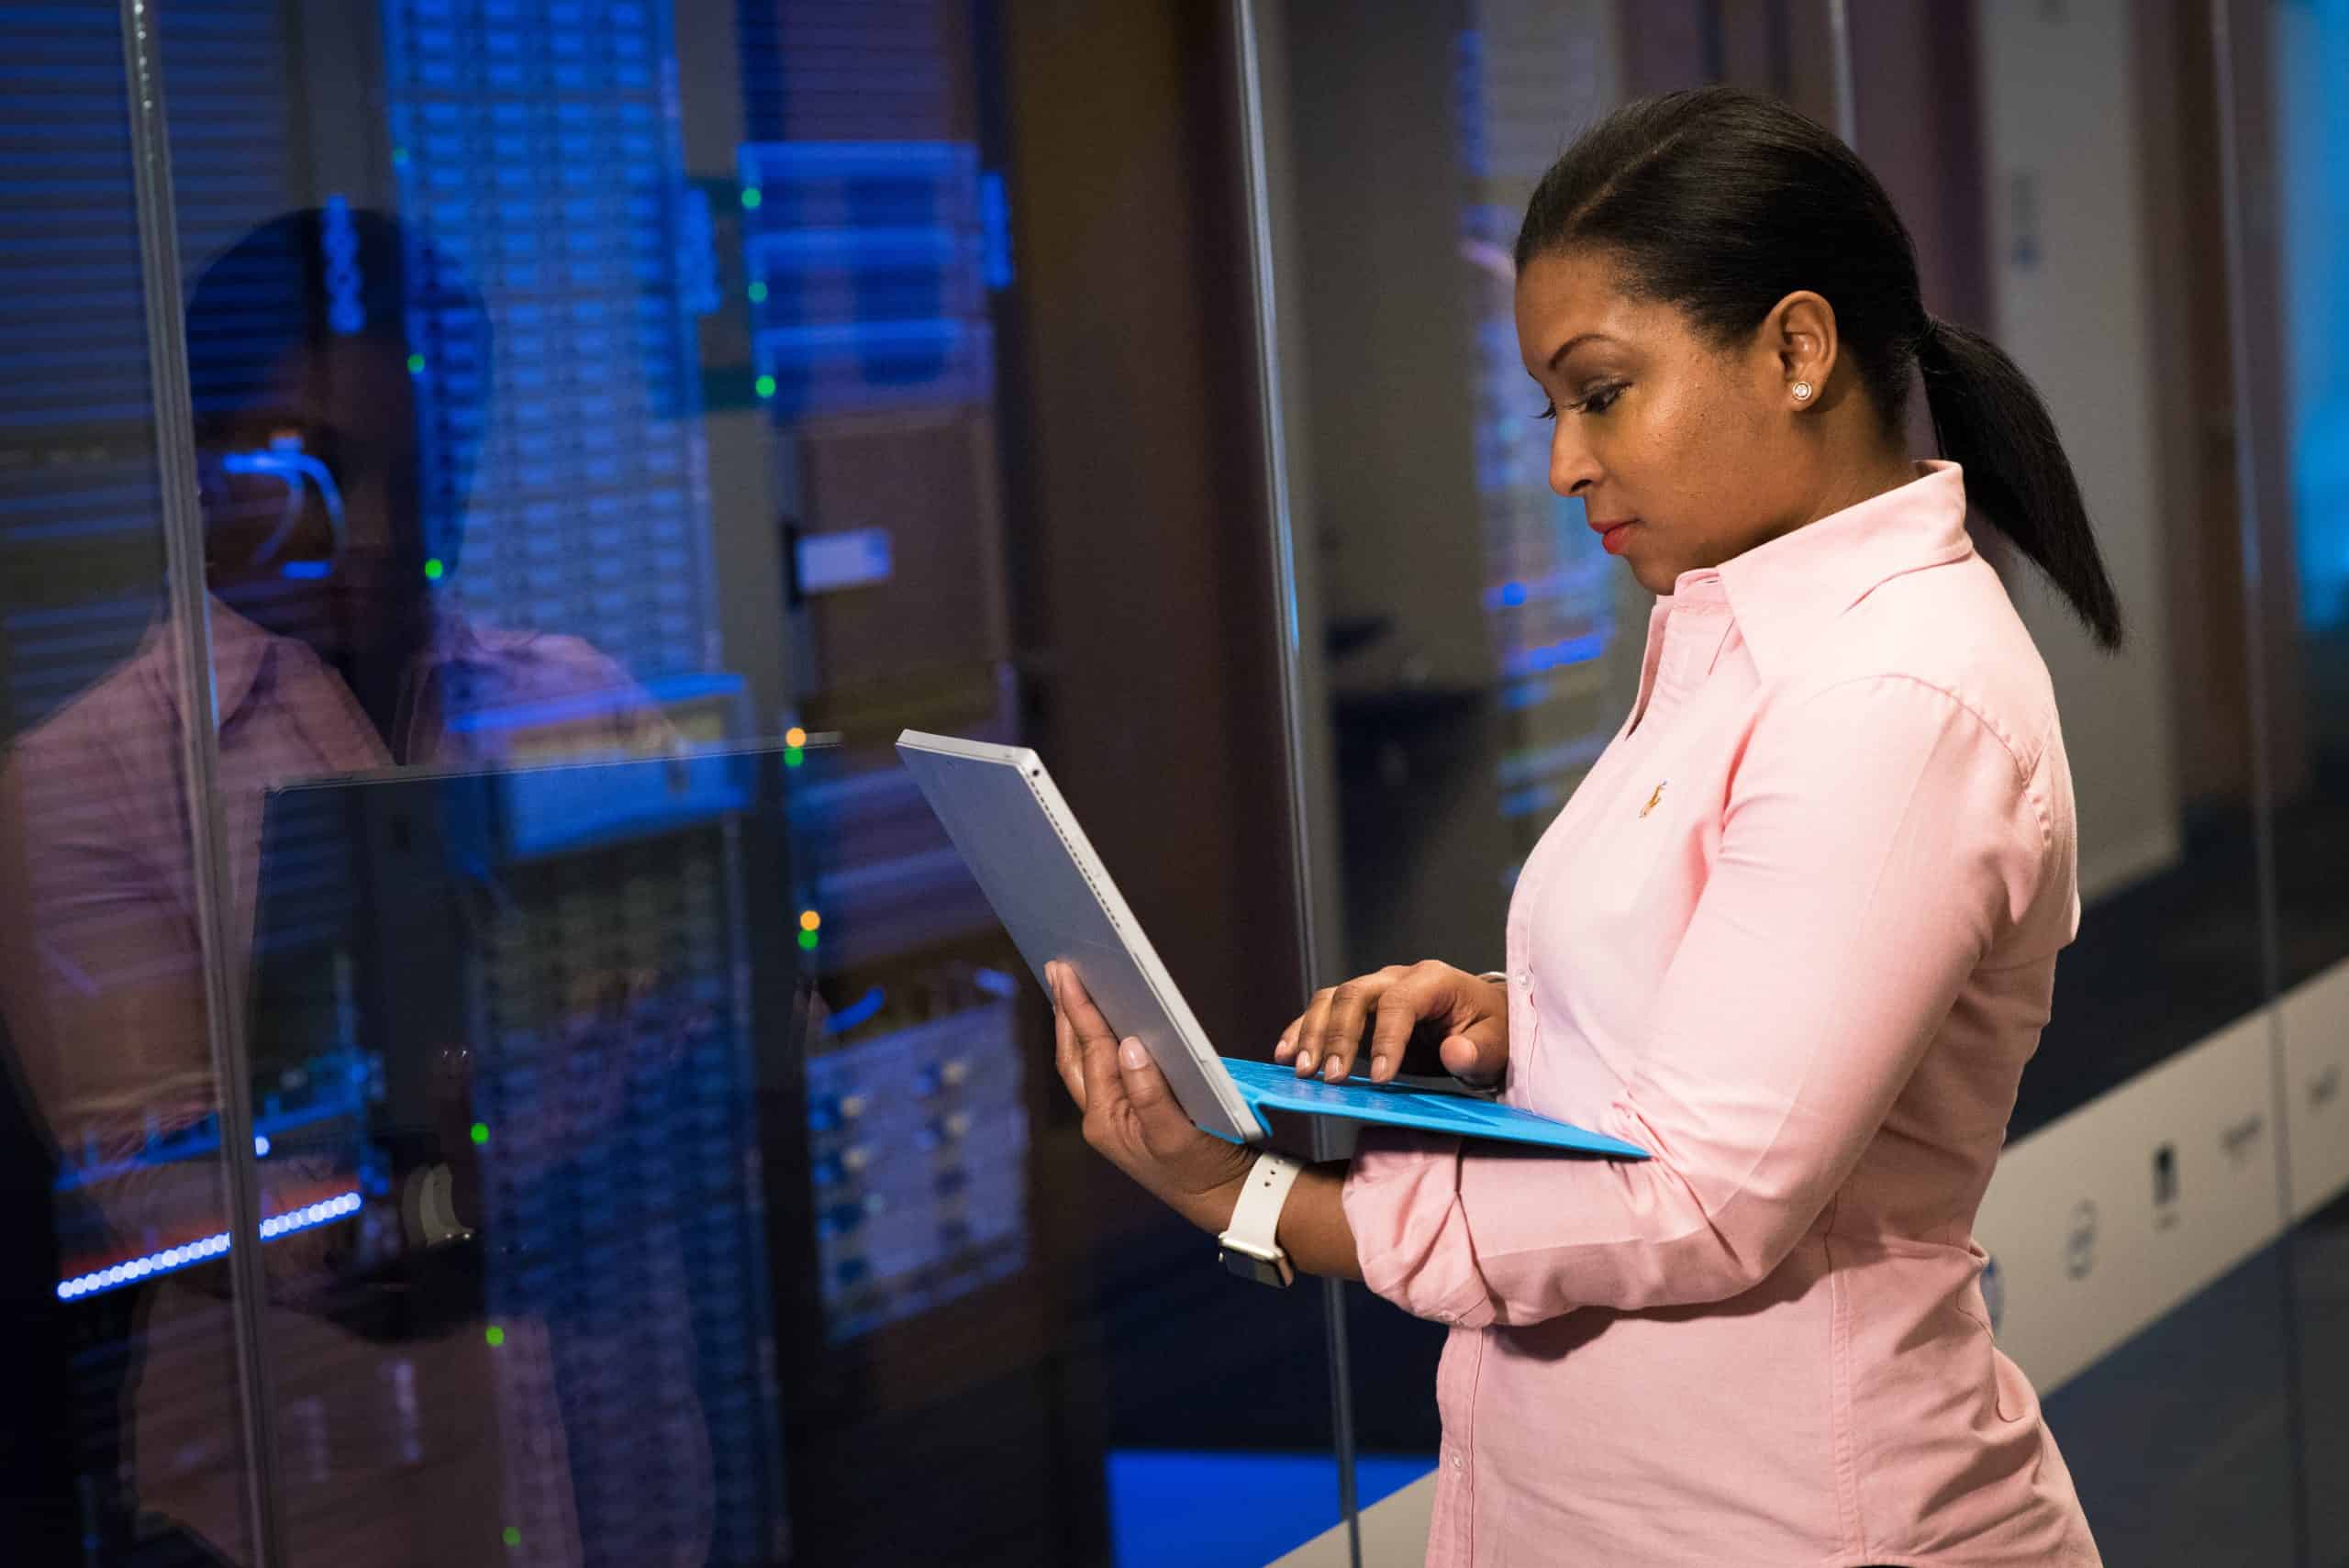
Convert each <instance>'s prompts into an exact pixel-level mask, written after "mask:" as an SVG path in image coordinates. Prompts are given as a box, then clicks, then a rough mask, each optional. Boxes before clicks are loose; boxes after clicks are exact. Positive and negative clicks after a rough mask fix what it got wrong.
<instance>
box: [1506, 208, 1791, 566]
mask: <svg viewBox="0 0 2349 1568" xmlns="http://www.w3.org/2000/svg"><path fill="white" fill-rule="evenodd" d="M1816 298H1817V296H1816V295H1790V296H1789V299H1790V300H1800V299H1816ZM1820 303H1821V306H1822V308H1823V302H1820ZM1785 308H1786V307H1785V306H1781V311H1780V312H1774V313H1773V316H1772V318H1771V321H1770V322H1768V323H1765V327H1764V328H1763V330H1762V331H1760V332H1757V333H1756V334H1755V338H1754V340H1753V342H1752V343H1751V344H1747V345H1734V346H1731V348H1729V349H1726V350H1723V349H1720V348H1717V347H1715V346H1714V345H1713V344H1711V343H1709V341H1707V340H1706V339H1704V338H1703V337H1701V336H1700V335H1699V334H1698V332H1697V330H1696V328H1694V326H1693V325H1692V324H1691V323H1690V321H1689V320H1688V318H1687V317H1686V316H1684V315H1683V314H1682V313H1681V312H1680V311H1679V310H1678V309H1677V308H1675V306H1669V305H1660V304H1653V303H1650V302H1647V301H1643V300H1639V299H1634V298H1632V297H1631V295H1626V294H1624V293H1623V292H1622V291H1621V290H1620V288H1618V287H1617V286H1616V283H1615V269H1614V267H1613V265H1612V264H1611V259H1610V258H1609V257H1608V256H1606V255H1605V254H1604V253H1599V252H1590V251H1574V252H1564V253H1560V254H1554V255H1547V256H1542V257H1538V258H1536V259H1535V260H1534V261H1531V262H1529V263H1528V264H1527V266H1526V268H1525V270H1524V271H1523V272H1520V274H1519V276H1518V280H1517V340H1518V347H1519V351H1520V353H1522V354H1523V355H1524V358H1525V368H1526V371H1527V373H1529V374H1531V376H1532V377H1533V379H1534V380H1535V381H1536V382H1537V383H1539V384H1540V385H1541V389H1542V394H1543V395H1544V396H1545V397H1546V399H1547V408H1546V410H1545V411H1544V412H1545V416H1547V417H1554V418H1555V420H1556V429H1555V432H1554V433H1553V435H1552V437H1551V439H1550V488H1552V489H1553V490H1555V491H1556V492H1557V493H1558V494H1559V495H1565V496H1570V497H1575V498H1578V499H1580V500H1581V501H1582V502H1583V504H1584V506H1585V507H1586V511H1587V514H1588V517H1589V520H1590V524H1591V526H1592V527H1593V528H1604V529H1605V530H1606V531H1605V533H1604V535H1603V537H1604V539H1605V541H1606V547H1607V550H1608V553H1609V554H1610V555H1619V556H1621V557H1622V558H1623V560H1624V562H1625V563H1626V564H1628V565H1629V566H1630V567H1631V574H1632V575H1633V576H1634V577H1636V578H1638V579H1639V582H1640V585H1641V586H1642V587H1643V588H1645V589H1647V590H1648V591H1649V592H1650V593H1652V594H1659V595H1661V594H1669V593H1671V592H1672V587H1673V583H1674V580H1675V579H1676V578H1677V577H1678V576H1679V575H1680V573H1684V572H1690V571H1695V570H1698V569H1699V568H1702V567H1710V566H1718V565H1720V563H1721V562H1724V561H1727V560H1729V559H1730V558H1731V557H1732V556H1735V555H1739V554H1742V553H1743V552H1744V551H1746V550H1751V549H1753V547H1754V546H1756V545H1758V544H1761V543H1763V542H1765V540H1768V539H1774V538H1776V537H1777V536H1778V535H1779V534H1782V533H1786V532H1787V531H1788V530H1790V529H1792V528H1796V527H1798V526H1799V525H1800V524H1801V523H1802V522H1803V521H1805V520H1807V517H1806V513H1805V510H1804V506H1803V501H1802V496H1803V495H1804V493H1805V489H1806V486H1807V484H1808V483H1809V473H1810V470H1811V468H1812V465H1813V461H1814V460H1813V458H1812V456H1811V455H1810V454H1809V453H1808V452H1807V451H1806V450H1805V448H1806V444H1807V443H1806V442H1805V441H1804V440H1803V439H1801V437H1800V436H1799V435H1798V430H1797V419H1798V417H1800V416H1802V415H1807V414H1810V413H1814V412H1817V410H1814V409H1810V408H1808V407H1803V406H1798V405H1797V404H1796V403H1794V402H1793V400H1792V395H1791V392H1790V390H1789V387H1790V384H1791V382H1792V381H1793V380H1794V379H1796V377H1797V376H1798V375H1799V374H1801V373H1804V372H1803V370H1802V368H1801V367H1802V366H1803V365H1805V364H1806V363H1808V362H1809V361H1805V360H1803V359H1801V358H1800V357H1799V355H1800V352H1801V350H1799V349H1798V350H1797V351H1796V352H1797V357H1795V358H1792V359H1789V358H1788V356H1787V353H1786V352H1784V351H1782V350H1783V349H1784V342H1783V341H1782V334H1783V325H1784V324H1783V323H1782V321H1781V319H1780V317H1781V313H1782V312H1783V311H1784V310H1785ZM1831 321H1832V318H1831V317H1829V324H1828V325H1827V327H1826V328H1825V331H1826V333H1827V335H1828V338H1829V343H1828V344H1827V345H1826V351H1827V353H1828V354H1829V355H1830V356H1831V355H1832V351H1833V350H1832V344H1831V339H1832V333H1833V327H1832V324H1831ZM1790 367H1791V368H1792V369H1793V371H1794V373H1793V374H1790V373H1789V370H1790ZM1816 380H1817V383H1818V384H1820V385H1821V386H1823V385H1824V384H1825V380H1826V378H1825V376H1824V375H1823V374H1821V375H1819V376H1818V377H1817V378H1816ZM1809 401H1810V402H1814V403H1823V402H1825V401H1826V400H1825V399H1824V398H1823V397H1820V396H1819V395H1817V394H1816V393H1814V395H1813V396H1812V398H1811V399H1810V400H1809Z"/></svg>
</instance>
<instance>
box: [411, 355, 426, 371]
mask: <svg viewBox="0 0 2349 1568" xmlns="http://www.w3.org/2000/svg"><path fill="white" fill-rule="evenodd" d="M407 373H408V374H410V375H422V374H423V373H424V356H423V355H422V354H410V355H409V356H408V357H407Z"/></svg>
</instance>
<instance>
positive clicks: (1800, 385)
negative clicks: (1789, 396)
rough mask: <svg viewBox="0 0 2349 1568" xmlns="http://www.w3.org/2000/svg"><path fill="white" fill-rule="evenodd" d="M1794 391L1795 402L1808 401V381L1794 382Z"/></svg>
mask: <svg viewBox="0 0 2349 1568" xmlns="http://www.w3.org/2000/svg"><path fill="white" fill-rule="evenodd" d="M1794 391H1795V401H1796V402H1797V403H1808V402H1809V401H1810V383H1809V382H1807V381H1798V382H1797V383H1795V387H1794Z"/></svg>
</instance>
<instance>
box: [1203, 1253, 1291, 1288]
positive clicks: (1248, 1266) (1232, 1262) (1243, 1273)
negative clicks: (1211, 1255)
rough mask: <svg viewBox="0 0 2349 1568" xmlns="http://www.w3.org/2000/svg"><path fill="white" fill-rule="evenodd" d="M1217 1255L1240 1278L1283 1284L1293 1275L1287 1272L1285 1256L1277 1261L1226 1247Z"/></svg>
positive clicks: (1259, 1282)
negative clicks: (1254, 1256) (1251, 1255)
mask: <svg viewBox="0 0 2349 1568" xmlns="http://www.w3.org/2000/svg"><path fill="white" fill-rule="evenodd" d="M1217 1255H1218V1256H1219V1257H1220V1258H1222V1260H1223V1266H1224V1267H1225V1268H1227V1269H1230V1271H1231V1272H1232V1273H1235V1274H1238V1275H1239V1276H1240V1277H1241V1279H1252V1280H1254V1281H1255V1282H1256V1283H1257V1284H1271V1285H1285V1284H1288V1283H1289V1281H1290V1280H1291V1279H1292V1278H1294V1277H1295V1276H1294V1275H1293V1274H1291V1273H1290V1272H1289V1268H1288V1259H1287V1258H1286V1257H1282V1258H1281V1259H1279V1260H1278V1261H1277V1262H1275V1260H1273V1259H1270V1258H1252V1257H1250V1256H1249V1255H1248V1254H1247V1253H1245V1252H1235V1251H1231V1250H1230V1248H1228V1247H1227V1248H1225V1249H1224V1250H1223V1251H1221V1252H1219V1253H1218V1254H1217Z"/></svg>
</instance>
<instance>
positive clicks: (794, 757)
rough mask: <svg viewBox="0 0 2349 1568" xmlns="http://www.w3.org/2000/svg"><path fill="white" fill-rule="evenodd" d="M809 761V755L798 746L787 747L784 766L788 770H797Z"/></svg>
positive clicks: (784, 750)
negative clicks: (800, 765)
mask: <svg viewBox="0 0 2349 1568" xmlns="http://www.w3.org/2000/svg"><path fill="white" fill-rule="evenodd" d="M806 761H807V752H805V751H801V750H800V749H799V748H798V747H796V746H786V747H785V748H784V749H783V765H784V766H785V767H786V768H796V767H797V766H798V765H799V764H800V763H802V762H806Z"/></svg>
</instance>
